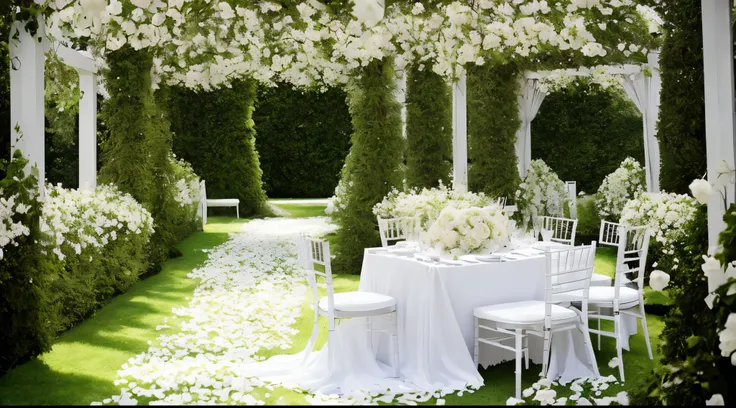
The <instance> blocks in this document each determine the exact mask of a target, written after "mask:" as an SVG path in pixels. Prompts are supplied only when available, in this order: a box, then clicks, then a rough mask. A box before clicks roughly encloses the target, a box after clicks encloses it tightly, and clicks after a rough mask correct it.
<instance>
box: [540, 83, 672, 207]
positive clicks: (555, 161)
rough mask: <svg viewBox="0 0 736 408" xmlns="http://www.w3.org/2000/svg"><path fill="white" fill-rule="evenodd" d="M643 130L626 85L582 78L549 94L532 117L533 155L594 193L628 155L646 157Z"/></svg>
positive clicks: (639, 116)
mask: <svg viewBox="0 0 736 408" xmlns="http://www.w3.org/2000/svg"><path fill="white" fill-rule="evenodd" d="M662 100H663V101H664V100H665V99H662ZM642 132H643V130H642V119H641V114H640V113H639V111H638V110H637V109H636V106H634V104H633V103H632V102H631V101H630V100H629V99H628V98H627V97H626V96H625V95H624V94H623V90H622V89H619V88H616V89H614V88H608V89H602V88H601V86H600V85H595V84H593V85H588V84H584V83H577V84H573V85H570V86H568V87H567V88H563V89H561V90H559V91H556V92H552V93H551V94H549V95H547V97H546V98H544V101H543V102H542V106H541V107H540V109H539V112H538V113H537V116H536V117H535V118H534V120H533V121H532V158H533V159H542V160H544V161H545V163H547V164H548V165H549V166H550V167H551V168H552V169H554V171H555V172H556V173H557V174H558V175H559V176H560V178H561V179H562V180H574V181H576V182H577V189H578V192H580V191H585V192H586V193H590V194H592V193H595V192H596V191H597V190H598V187H599V186H600V185H601V183H602V182H603V179H604V178H605V177H606V176H607V175H608V174H610V173H612V172H613V171H615V170H616V169H617V168H618V166H619V164H620V163H621V162H622V161H623V160H624V159H625V158H626V157H628V156H631V157H633V158H635V159H636V160H638V161H639V163H644V144H643V143H644V142H643V136H642ZM668 191H669V190H668Z"/></svg>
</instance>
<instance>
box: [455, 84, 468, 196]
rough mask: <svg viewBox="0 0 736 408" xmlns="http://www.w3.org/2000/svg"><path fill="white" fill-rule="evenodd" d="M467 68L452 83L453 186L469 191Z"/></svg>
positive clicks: (456, 188)
mask: <svg viewBox="0 0 736 408" xmlns="http://www.w3.org/2000/svg"><path fill="white" fill-rule="evenodd" d="M465 79H466V78H465V70H463V71H462V72H461V74H460V77H459V78H458V80H457V82H455V83H453V84H452V168H453V170H452V178H453V180H452V188H453V189H454V190H457V191H459V192H461V193H465V192H467V191H468V112H467V103H468V99H467V94H466V83H465Z"/></svg>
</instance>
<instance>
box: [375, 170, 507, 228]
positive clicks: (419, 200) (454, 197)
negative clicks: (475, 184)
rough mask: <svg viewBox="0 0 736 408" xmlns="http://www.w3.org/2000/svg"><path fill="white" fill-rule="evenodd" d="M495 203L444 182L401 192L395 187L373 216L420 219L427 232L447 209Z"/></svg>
mask: <svg viewBox="0 0 736 408" xmlns="http://www.w3.org/2000/svg"><path fill="white" fill-rule="evenodd" d="M495 202H496V200H495V199H493V198H491V197H488V196H486V195H485V194H483V193H471V192H468V193H460V192H457V191H455V190H452V189H448V188H447V187H446V186H445V185H444V184H442V181H440V184H439V187H436V188H423V189H422V190H417V189H416V188H413V189H410V190H408V191H399V190H398V189H396V188H394V189H393V190H391V192H389V193H388V195H386V197H384V198H383V200H382V201H381V202H379V203H377V204H376V205H375V206H373V214H374V215H376V216H380V217H381V218H399V217H415V216H418V217H419V222H420V226H421V228H422V229H424V230H425V231H426V230H427V229H428V228H429V226H430V225H431V224H432V223H433V222H434V221H435V220H437V219H438V217H439V216H440V212H441V211H442V210H444V209H445V208H447V207H453V208H455V209H456V210H461V209H466V208H471V207H487V206H489V205H492V204H494V203H495Z"/></svg>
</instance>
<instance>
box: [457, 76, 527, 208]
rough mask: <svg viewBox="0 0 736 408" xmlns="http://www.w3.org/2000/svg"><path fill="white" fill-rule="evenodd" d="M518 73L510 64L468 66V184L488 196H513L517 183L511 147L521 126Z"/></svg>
mask: <svg viewBox="0 0 736 408" xmlns="http://www.w3.org/2000/svg"><path fill="white" fill-rule="evenodd" d="M519 72H520V70H519V68H518V67H517V66H516V65H513V64H506V65H493V64H487V65H483V66H470V67H468V72H467V92H468V95H467V101H468V158H469V159H470V165H469V168H468V183H469V187H470V189H471V190H472V191H476V192H484V193H486V194H488V195H490V196H491V197H502V196H505V197H508V198H513V197H514V193H515V192H516V189H517V187H518V186H519V183H520V178H519V170H518V167H517V163H518V160H517V158H516V150H515V144H516V131H517V130H518V129H519V126H520V125H521V122H520V121H519V108H518V106H517V104H516V95H517V92H518V88H519V85H518V81H517V75H518V74H519ZM510 202H511V200H509V203H510Z"/></svg>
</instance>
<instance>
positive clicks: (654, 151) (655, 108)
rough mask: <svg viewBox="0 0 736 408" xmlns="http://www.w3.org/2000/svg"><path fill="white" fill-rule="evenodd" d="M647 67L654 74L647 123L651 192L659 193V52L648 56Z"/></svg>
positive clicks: (650, 86)
mask: <svg viewBox="0 0 736 408" xmlns="http://www.w3.org/2000/svg"><path fill="white" fill-rule="evenodd" d="M647 65H648V66H649V69H650V70H651V72H652V76H651V78H649V108H648V111H649V115H648V120H647V123H646V126H647V132H646V133H645V134H646V135H647V138H648V140H647V142H648V143H647V146H648V149H647V150H648V151H647V153H648V154H649V171H650V172H651V175H650V178H649V179H650V183H651V184H650V185H649V188H650V191H651V192H655V193H658V192H659V168H660V158H659V140H658V139H657V121H658V120H659V94H660V91H661V90H662V76H661V75H660V72H659V52H658V51H656V52H650V53H649V54H647Z"/></svg>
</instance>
